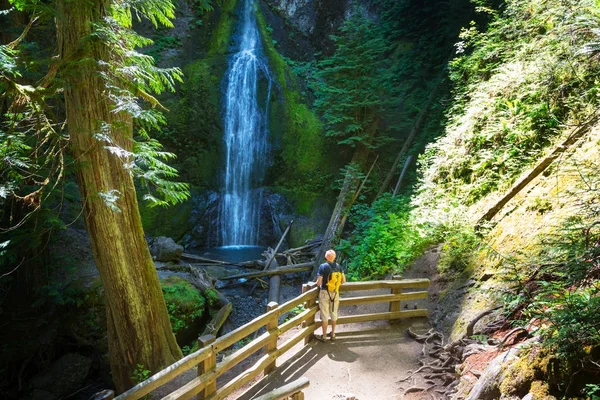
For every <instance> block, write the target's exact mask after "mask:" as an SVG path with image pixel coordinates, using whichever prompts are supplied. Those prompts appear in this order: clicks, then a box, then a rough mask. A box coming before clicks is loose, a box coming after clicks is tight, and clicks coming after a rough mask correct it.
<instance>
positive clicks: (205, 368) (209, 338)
mask: <svg viewBox="0 0 600 400" xmlns="http://www.w3.org/2000/svg"><path fill="white" fill-rule="evenodd" d="M229 304H231V303H229ZM215 339H216V337H215V335H204V336H201V337H200V338H199V339H198V344H199V345H200V347H208V348H210V349H212V346H211V344H212V343H214V341H215ZM216 366H217V354H216V353H215V352H214V351H212V352H211V354H210V357H208V358H206V359H205V360H204V361H202V362H201V363H200V364H198V376H202V375H204V374H206V373H207V372H210V371H214V369H215V368H216ZM216 390H217V381H216V380H213V381H212V382H210V383H207V385H206V386H205V387H204V390H201V391H200V393H198V400H204V399H205V398H207V397H208V396H209V395H211V394H213V393H214V392H215V391H216Z"/></svg>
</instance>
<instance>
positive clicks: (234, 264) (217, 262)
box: [181, 253, 242, 267]
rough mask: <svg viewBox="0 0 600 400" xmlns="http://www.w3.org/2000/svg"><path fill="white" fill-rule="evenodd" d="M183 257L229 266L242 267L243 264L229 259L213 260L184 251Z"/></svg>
mask: <svg viewBox="0 0 600 400" xmlns="http://www.w3.org/2000/svg"><path fill="white" fill-rule="evenodd" d="M181 258H182V259H184V260H192V261H200V262H203V263H209V264H217V265H223V266H228V267H241V266H242V265H241V264H239V263H233V262H228V261H220V260H213V259H211V258H206V257H200V256H197V255H195V254H189V253H183V254H182V255H181Z"/></svg>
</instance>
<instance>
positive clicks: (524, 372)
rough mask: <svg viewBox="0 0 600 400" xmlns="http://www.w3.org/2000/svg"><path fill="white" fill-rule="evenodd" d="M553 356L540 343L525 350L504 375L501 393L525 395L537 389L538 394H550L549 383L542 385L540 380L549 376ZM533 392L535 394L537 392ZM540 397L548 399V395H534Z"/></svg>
mask: <svg viewBox="0 0 600 400" xmlns="http://www.w3.org/2000/svg"><path fill="white" fill-rule="evenodd" d="M552 358H553V357H552V355H551V354H550V352H549V351H548V350H546V349H543V348H542V347H541V346H540V345H534V346H532V347H531V348H530V349H527V350H524V351H523V353H521V356H520V357H519V359H518V360H517V361H516V362H514V363H512V364H511V365H510V366H509V367H508V369H507V370H506V372H505V374H504V376H503V377H502V382H501V383H500V393H502V394H503V395H519V396H524V395H526V394H527V393H529V392H532V391H535V392H536V393H538V394H541V393H546V395H545V396H548V385H547V384H543V385H540V383H541V382H539V381H541V380H543V379H544V378H546V377H547V376H548V372H549V371H548V364H549V363H550V360H551V359H552ZM536 381H538V382H539V383H536ZM534 383H535V385H534ZM544 385H545V389H544V387H543V386H544ZM544 390H545V392H544ZM533 394H534V396H535V393H533ZM538 398H539V399H546V398H547V397H534V399H536V400H537V399H538Z"/></svg>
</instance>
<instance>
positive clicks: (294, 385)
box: [254, 377, 310, 400]
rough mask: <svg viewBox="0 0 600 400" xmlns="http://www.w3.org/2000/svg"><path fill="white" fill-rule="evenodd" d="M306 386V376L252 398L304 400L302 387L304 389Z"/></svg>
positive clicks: (257, 399) (263, 399)
mask: <svg viewBox="0 0 600 400" xmlns="http://www.w3.org/2000/svg"><path fill="white" fill-rule="evenodd" d="M308 386H310V382H309V381H308V378H305V377H302V378H300V379H296V380H295V381H293V382H290V383H288V384H287V385H284V386H282V387H280V388H277V389H275V390H272V391H271V392H269V393H267V394H263V395H262V396H260V397H257V398H256V399H254V400H285V399H288V398H290V399H291V400H304V392H303V391H302V389H306V388H307V387H308Z"/></svg>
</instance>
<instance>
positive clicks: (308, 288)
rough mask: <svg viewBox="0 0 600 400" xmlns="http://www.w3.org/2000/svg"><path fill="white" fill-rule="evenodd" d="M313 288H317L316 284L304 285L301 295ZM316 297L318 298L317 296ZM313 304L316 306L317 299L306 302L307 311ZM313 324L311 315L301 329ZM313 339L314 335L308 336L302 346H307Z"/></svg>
mask: <svg viewBox="0 0 600 400" xmlns="http://www.w3.org/2000/svg"><path fill="white" fill-rule="evenodd" d="M315 286H317V284H316V283H312V282H311V283H305V284H303V285H302V293H305V292H308V291H309V290H311V289H312V288H314V287H315ZM317 297H318V296H317ZM315 304H317V299H316V298H312V299H309V300H308V301H307V302H306V305H305V308H306V309H307V310H308V309H309V308H311V307H313V306H314V305H315ZM314 323H315V316H314V315H313V316H312V317H310V318H308V319H307V320H306V321H304V322H303V323H302V327H303V328H306V327H307V326H310V325H312V324H314ZM313 337H314V333H313V334H312V335H308V336H307V337H306V338H304V345H305V346H306V345H307V344H309V343H310V342H311V341H312V340H313Z"/></svg>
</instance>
